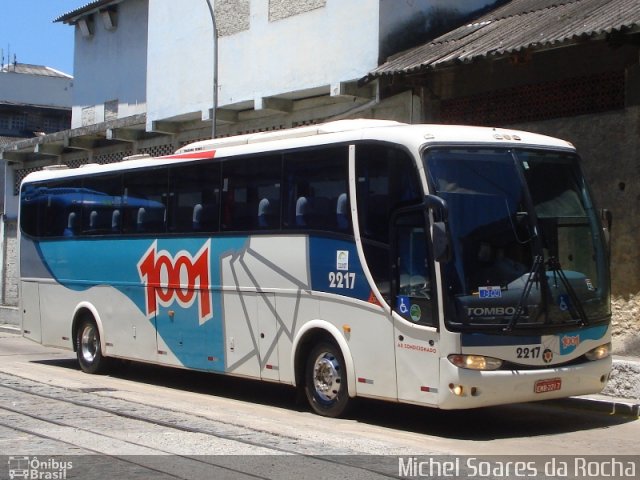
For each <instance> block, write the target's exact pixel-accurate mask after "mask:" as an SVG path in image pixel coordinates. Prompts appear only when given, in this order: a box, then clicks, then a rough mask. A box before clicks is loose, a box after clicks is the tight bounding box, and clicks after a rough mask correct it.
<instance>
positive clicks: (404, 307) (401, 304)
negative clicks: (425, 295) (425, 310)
mask: <svg viewBox="0 0 640 480" xmlns="http://www.w3.org/2000/svg"><path fill="white" fill-rule="evenodd" d="M410 304H411V303H410V302H409V297H398V304H397V310H398V312H400V314H401V315H405V316H406V315H408V314H409V305H410Z"/></svg>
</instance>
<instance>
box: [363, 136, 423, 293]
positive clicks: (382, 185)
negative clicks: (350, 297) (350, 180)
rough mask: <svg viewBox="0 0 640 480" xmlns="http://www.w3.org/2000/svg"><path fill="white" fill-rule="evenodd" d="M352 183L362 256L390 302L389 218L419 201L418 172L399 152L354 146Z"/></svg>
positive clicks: (403, 152) (420, 197) (407, 155)
mask: <svg viewBox="0 0 640 480" xmlns="http://www.w3.org/2000/svg"><path fill="white" fill-rule="evenodd" d="M356 182H357V184H356V188H357V195H358V220H359V224H360V235H361V236H362V239H363V243H362V247H363V250H364V254H365V257H366V259H367V264H368V265H369V270H370V271H371V274H372V276H373V279H374V281H375V282H376V285H377V286H378V288H379V290H380V293H381V294H382V296H383V297H385V299H387V301H391V271H390V259H389V255H390V244H391V240H392V239H391V238H390V237H389V232H390V221H391V214H392V213H393V211H394V210H396V209H397V208H399V207H401V206H406V205H411V204H416V203H419V202H420V201H421V199H422V193H421V188H420V183H419V180H418V172H417V169H416V167H415V165H414V163H413V161H412V158H411V156H410V155H409V154H408V153H407V152H405V151H403V150H401V149H399V148H392V147H388V146H386V145H380V144H372V145H357V146H356Z"/></svg>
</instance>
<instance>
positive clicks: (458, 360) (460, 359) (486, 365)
mask: <svg viewBox="0 0 640 480" xmlns="http://www.w3.org/2000/svg"><path fill="white" fill-rule="evenodd" d="M447 358H448V359H449V361H450V362H451V363H453V364H454V365H455V366H456V367H460V368H467V369H469V370H497V369H498V368H500V367H501V366H502V360H499V359H497V358H492V357H485V356H483V355H449V356H448V357H447Z"/></svg>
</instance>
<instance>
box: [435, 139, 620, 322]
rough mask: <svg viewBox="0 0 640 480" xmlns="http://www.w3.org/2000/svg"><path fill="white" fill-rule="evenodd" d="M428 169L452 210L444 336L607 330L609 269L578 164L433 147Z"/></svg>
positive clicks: (548, 155) (539, 155)
mask: <svg viewBox="0 0 640 480" xmlns="http://www.w3.org/2000/svg"><path fill="white" fill-rule="evenodd" d="M425 164H426V168H427V170H428V172H429V175H430V180H431V186H432V188H433V189H434V190H435V193H436V194H437V195H438V196H440V197H441V198H442V199H444V200H445V201H446V203H447V205H448V209H449V230H450V234H451V241H452V253H453V255H452V259H451V261H449V262H447V263H446V264H444V265H443V281H444V282H445V285H444V286H445V289H444V290H445V291H446V292H448V293H449V298H448V302H449V307H450V308H449V309H448V314H447V319H446V321H447V326H448V327H449V328H453V329H465V330H468V329H469V328H472V329H473V328H480V329H482V328H485V329H486V328H493V329H495V328H499V329H502V330H505V329H506V330H510V329H523V328H540V327H543V328H555V327H563V326H565V327H566V326H569V325H574V326H575V325H576V324H580V325H587V324H592V323H598V322H604V321H608V316H609V315H610V311H609V282H608V263H607V259H606V254H605V249H604V245H603V241H602V236H601V235H600V232H601V228H600V224H599V219H598V217H597V215H596V213H595V210H594V208H593V205H592V203H591V200H590V197H589V193H588V191H587V189H586V186H585V183H584V180H583V177H582V174H581V172H580V169H579V167H578V158H577V156H576V155H574V154H571V153H564V152H555V151H542V150H524V149H523V150H512V149H496V148H467V147H465V148H436V149H430V150H427V151H426V153H425Z"/></svg>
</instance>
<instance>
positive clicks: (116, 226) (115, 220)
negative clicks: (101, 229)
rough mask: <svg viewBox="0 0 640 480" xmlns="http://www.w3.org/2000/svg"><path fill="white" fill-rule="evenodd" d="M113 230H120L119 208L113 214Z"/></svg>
mask: <svg viewBox="0 0 640 480" xmlns="http://www.w3.org/2000/svg"><path fill="white" fill-rule="evenodd" d="M111 231H113V232H119V231H120V210H119V209H117V208H116V209H115V210H114V211H113V213H112V214H111Z"/></svg>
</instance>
